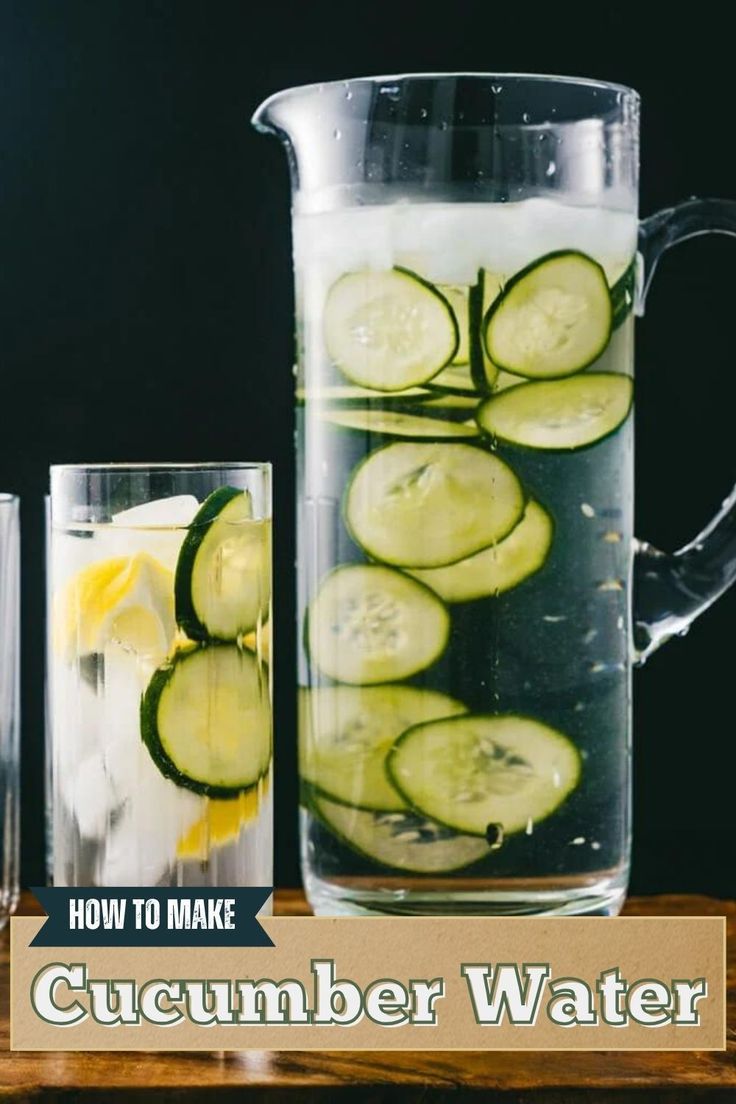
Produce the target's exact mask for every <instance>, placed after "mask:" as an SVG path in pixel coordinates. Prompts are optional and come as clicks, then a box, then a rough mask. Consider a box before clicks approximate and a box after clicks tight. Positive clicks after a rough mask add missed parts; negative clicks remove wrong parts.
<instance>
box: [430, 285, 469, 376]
mask: <svg viewBox="0 0 736 1104" xmlns="http://www.w3.org/2000/svg"><path fill="white" fill-rule="evenodd" d="M437 290H438V291H439V292H440V293H441V294H442V295H444V297H445V299H446V300H447V302H448V303H449V304H450V306H451V307H452V313H453V314H454V315H455V322H456V324H457V335H458V341H457V349H456V351H455V355H454V357H453V358H452V361H451V364H467V363H468V292H469V288H467V287H463V286H462V284H438V285H437Z"/></svg>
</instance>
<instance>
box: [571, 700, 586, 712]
mask: <svg viewBox="0 0 736 1104" xmlns="http://www.w3.org/2000/svg"><path fill="white" fill-rule="evenodd" d="M584 709H585V706H584V704H583V703H582V702H575V705H574V706H573V710H574V712H575V713H582V712H583V710H584Z"/></svg>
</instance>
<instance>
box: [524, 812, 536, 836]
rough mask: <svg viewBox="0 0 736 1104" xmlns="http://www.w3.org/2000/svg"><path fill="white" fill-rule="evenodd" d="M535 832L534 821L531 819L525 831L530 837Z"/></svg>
mask: <svg viewBox="0 0 736 1104" xmlns="http://www.w3.org/2000/svg"><path fill="white" fill-rule="evenodd" d="M533 831H534V821H533V820H532V818H531V817H529V819H528V820H527V822H526V828H525V829H524V832H525V833H526V835H527V836H530V835H531V834H532V832H533Z"/></svg>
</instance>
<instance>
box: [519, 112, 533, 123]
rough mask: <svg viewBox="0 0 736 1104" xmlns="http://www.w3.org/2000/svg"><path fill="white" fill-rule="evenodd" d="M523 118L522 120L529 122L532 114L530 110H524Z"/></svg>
mask: <svg viewBox="0 0 736 1104" xmlns="http://www.w3.org/2000/svg"><path fill="white" fill-rule="evenodd" d="M521 118H522V121H523V122H525V123H528V122H529V120H530V119H531V115H530V114H529V112H528V111H524V112H523V113H522V116H521Z"/></svg>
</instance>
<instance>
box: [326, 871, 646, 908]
mask: <svg viewBox="0 0 736 1104" xmlns="http://www.w3.org/2000/svg"><path fill="white" fill-rule="evenodd" d="M627 873H628V872H627V871H622V872H620V873H617V874H616V875H615V876H611V874H610V872H609V874H608V876H607V877H605V878H601V879H600V880H598V881H591V880H589V879H586V884H584V885H582V884H580V883H578V884H577V885H569V884H568V885H564V886H562V885H559V884H557V885H555V884H553V882H552V879H550V880H549V884H548V885H547V886H546V887H545V888H531V886H529V885H527V886H522V885H518V886H514V885H513V883H512V884H511V885H510V886H509V883H508V882H507V883H506V885H507V886H508V888H505V889H501V888H499V887H496V888H491V887H490V886H488V885H487V884H485V885H484V886H483V887H477V888H460V887H458V888H457V889H454V890H453V889H449V888H444V887H443V888H441V889H437V888H435V889H424V888H419V887H417V888H408V887H407V888H401V889H399V888H388V887H385V886H384V887H377V886H369V885H365V883H364V882H363V880H362V879H355V880H353V881H352V882H350V883H348V880H347V879H346V880H345V881H344V882H341V883H339V884H338V883H336V882H335V881H329V882H328V881H325V880H324V879H322V878H319V877H317V876H316V875H314V874H307V875H306V877H305V891H306V895H307V900H308V901H309V904H310V906H311V908H312V911H313V912H314V914H315V916H617V915H618V913H619V912H620V911H621V908H622V906H623V903H624V900H625V897H626V886H627V877H626V875H627ZM540 881H542V880H540ZM537 885H539V882H537Z"/></svg>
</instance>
